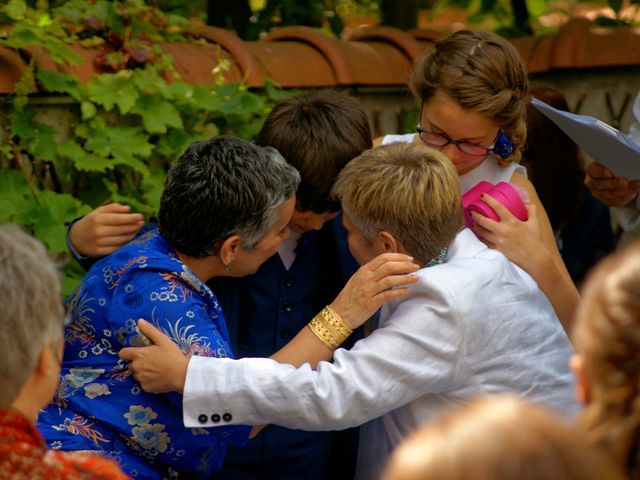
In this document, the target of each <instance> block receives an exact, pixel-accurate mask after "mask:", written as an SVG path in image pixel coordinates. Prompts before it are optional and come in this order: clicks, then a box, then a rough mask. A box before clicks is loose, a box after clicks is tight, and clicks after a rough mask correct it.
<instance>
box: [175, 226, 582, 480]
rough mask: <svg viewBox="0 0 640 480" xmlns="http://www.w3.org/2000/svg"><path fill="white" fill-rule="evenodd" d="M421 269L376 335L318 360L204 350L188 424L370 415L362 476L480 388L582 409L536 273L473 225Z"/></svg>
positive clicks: (330, 422) (190, 376) (194, 373)
mask: <svg viewBox="0 0 640 480" xmlns="http://www.w3.org/2000/svg"><path fill="white" fill-rule="evenodd" d="M418 276H419V281H418V283H417V284H416V285H414V286H413V287H412V293H410V295H409V296H407V297H404V298H402V299H399V300H394V301H391V302H390V303H388V304H387V305H385V306H384V307H383V308H382V310H381V314H380V322H379V327H378V328H377V329H376V330H374V331H373V333H372V334H371V335H369V336H368V337H366V338H364V339H362V340H360V341H359V342H357V343H356V344H355V346H354V347H353V348H351V350H344V349H338V350H336V352H335V354H334V362H333V363H329V362H321V363H320V364H319V365H318V367H317V370H315V371H314V370H312V369H311V367H310V365H309V364H305V365H303V366H302V367H300V368H297V369H296V368H294V367H292V366H291V365H283V364H279V363H277V362H275V361H273V360H270V359H268V358H244V359H241V360H229V359H212V358H203V357H195V356H194V357H193V358H192V359H191V361H190V362H189V368H188V371H187V378H186V383H185V389H184V397H183V413H184V423H185V426H187V427H202V426H215V425H220V424H221V423H224V424H255V425H258V424H263V423H275V424H278V425H283V426H286V427H289V428H300V429H305V430H334V429H343V428H348V427H352V426H355V425H361V424H364V423H365V422H370V423H368V424H367V425H365V426H364V427H363V428H362V430H361V433H360V453H359V460H358V464H359V465H358V476H359V478H369V479H373V478H377V475H378V473H379V472H380V469H381V468H382V466H383V465H384V463H385V462H386V459H387V457H388V455H389V453H390V451H391V450H392V448H393V447H394V446H395V445H396V444H397V443H398V442H400V441H401V440H402V438H403V437H405V436H406V435H407V433H409V432H410V431H411V430H413V429H414V428H415V427H417V426H418V425H419V424H421V423H423V422H425V421H426V420H428V419H430V418H432V417H433V416H434V415H436V414H437V413H439V412H441V411H442V410H443V409H444V408H446V407H447V406H450V405H452V404H457V403H461V402H465V401H468V399H470V398H472V397H475V396H478V395H485V394H495V393H504V392H508V393H513V394H516V395H519V396H521V397H524V398H526V399H528V400H530V401H532V402H537V403H542V404H545V405H547V406H549V407H552V408H555V409H556V410H559V411H561V412H566V413H574V412H576V411H577V409H578V407H577V404H576V403H575V401H574V397H573V385H574V381H573V375H572V374H571V372H570V370H569V367H568V362H569V358H570V356H571V354H572V349H571V346H570V344H569V340H568V338H567V336H566V334H565V332H564V330H563V328H562V326H561V325H560V322H559V321H558V319H557V317H556V315H555V313H554V311H553V308H552V307H551V305H550V304H549V302H548V300H547V299H546V297H545V296H544V295H543V294H542V292H541V291H540V290H539V289H538V287H537V285H536V283H535V282H534V281H533V280H532V279H531V277H529V275H527V274H526V273H525V272H524V271H523V270H521V269H520V268H518V267H517V266H515V265H514V264H512V263H511V262H509V261H508V260H507V259H506V257H504V256H503V255H502V254H501V253H500V252H498V251H496V250H493V249H489V248H487V247H486V246H485V245H484V244H483V243H482V242H480V241H479V240H478V239H477V238H476V237H475V235H474V234H473V233H472V232H471V231H470V230H468V229H464V230H463V231H461V232H460V233H459V234H458V235H457V237H456V238H455V240H454V242H453V243H452V245H451V246H450V250H449V260H448V262H447V263H444V264H442V265H436V266H433V267H429V268H424V269H421V270H420V271H419V272H418ZM212 418H213V420H212ZM221 419H222V420H221ZM218 422H219V423H218ZM487 433H488V435H490V432H487Z"/></svg>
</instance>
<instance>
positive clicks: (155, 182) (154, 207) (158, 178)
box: [142, 168, 165, 213]
mask: <svg viewBox="0 0 640 480" xmlns="http://www.w3.org/2000/svg"><path fill="white" fill-rule="evenodd" d="M164 179H165V173H164V170H163V169H161V168H154V169H152V170H151V175H149V176H148V177H145V178H144V179H143V180H142V189H143V190H144V195H143V196H144V200H145V201H146V203H147V205H148V206H149V208H150V210H151V212H152V213H157V212H158V211H159V210H160V197H161V196H162V190H163V189H164Z"/></svg>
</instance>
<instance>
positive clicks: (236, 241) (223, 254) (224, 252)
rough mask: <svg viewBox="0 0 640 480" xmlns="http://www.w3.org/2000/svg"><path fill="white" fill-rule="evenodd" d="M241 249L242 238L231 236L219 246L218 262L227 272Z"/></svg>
mask: <svg viewBox="0 0 640 480" xmlns="http://www.w3.org/2000/svg"><path fill="white" fill-rule="evenodd" d="M241 248H242V237H240V236H239V235H231V236H230V237H229V238H227V239H226V240H225V241H224V242H222V245H221V246H220V254H219V257H220V262H222V265H224V267H225V268H226V269H227V270H230V269H231V264H232V263H233V261H234V260H235V258H236V255H238V252H240V249H241Z"/></svg>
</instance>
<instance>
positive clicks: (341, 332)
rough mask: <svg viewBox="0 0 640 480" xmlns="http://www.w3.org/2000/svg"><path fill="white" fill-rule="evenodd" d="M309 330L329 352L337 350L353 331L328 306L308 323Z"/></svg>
mask: <svg viewBox="0 0 640 480" xmlns="http://www.w3.org/2000/svg"><path fill="white" fill-rule="evenodd" d="M308 326H309V328H310V329H311V331H312V332H313V333H314V335H315V336H316V337H318V339H319V340H320V341H321V342H322V343H324V344H325V345H326V346H327V347H328V348H329V349H330V350H335V349H336V348H338V347H339V346H340V345H341V344H342V342H344V341H345V340H346V339H347V338H348V337H349V335H351V334H352V333H353V330H351V328H349V326H348V325H347V324H346V323H345V321H344V320H342V318H340V315H338V314H337V313H336V312H335V311H334V310H333V309H332V308H331V307H329V306H328V305H327V306H326V307H324V308H323V309H322V310H321V311H320V313H318V314H317V315H316V316H315V317H313V319H312V320H311V321H310V322H309V323H308Z"/></svg>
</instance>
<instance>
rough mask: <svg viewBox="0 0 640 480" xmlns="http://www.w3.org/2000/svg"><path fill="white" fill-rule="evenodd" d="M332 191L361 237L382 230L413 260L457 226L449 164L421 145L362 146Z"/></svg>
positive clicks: (423, 257)
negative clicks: (363, 148)
mask: <svg viewBox="0 0 640 480" xmlns="http://www.w3.org/2000/svg"><path fill="white" fill-rule="evenodd" d="M333 192H334V194H335V195H336V196H337V197H338V198H339V199H340V200H341V201H342V208H343V210H344V211H345V213H346V214H347V215H349V218H350V219H351V221H352V222H353V224H354V225H355V226H356V227H357V228H358V230H360V233H362V235H363V237H364V238H365V239H366V240H367V241H372V240H373V238H374V237H375V235H376V234H377V233H378V232H380V231H382V230H384V231H387V232H389V233H391V234H392V235H393V236H394V237H395V238H396V239H398V241H400V242H401V243H402V245H403V246H404V248H405V249H406V250H407V251H408V252H409V254H410V255H413V257H414V258H415V259H416V260H417V261H418V262H422V263H426V262H428V261H429V260H430V259H432V258H433V257H435V256H436V255H438V253H440V251H441V250H442V249H443V248H444V247H445V246H447V245H449V243H451V241H452V240H453V238H454V237H455V235H456V233H457V231H458V230H459V229H460V227H461V225H462V205H461V199H460V187H459V185H458V175H457V174H456V171H455V168H454V167H453V165H452V164H451V162H450V161H449V160H448V159H447V158H446V157H445V156H444V155H443V154H442V153H440V152H438V151H437V150H434V149H431V148H428V147H425V146H421V145H411V144H392V145H387V146H383V147H379V148H376V149H373V150H367V151H365V152H364V153H363V154H362V155H360V156H359V157H357V158H355V159H354V160H352V161H351V162H349V163H348V164H347V166H346V167H345V168H344V169H343V170H342V172H341V173H340V175H339V176H338V180H337V181H336V184H335V185H334V188H333Z"/></svg>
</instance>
